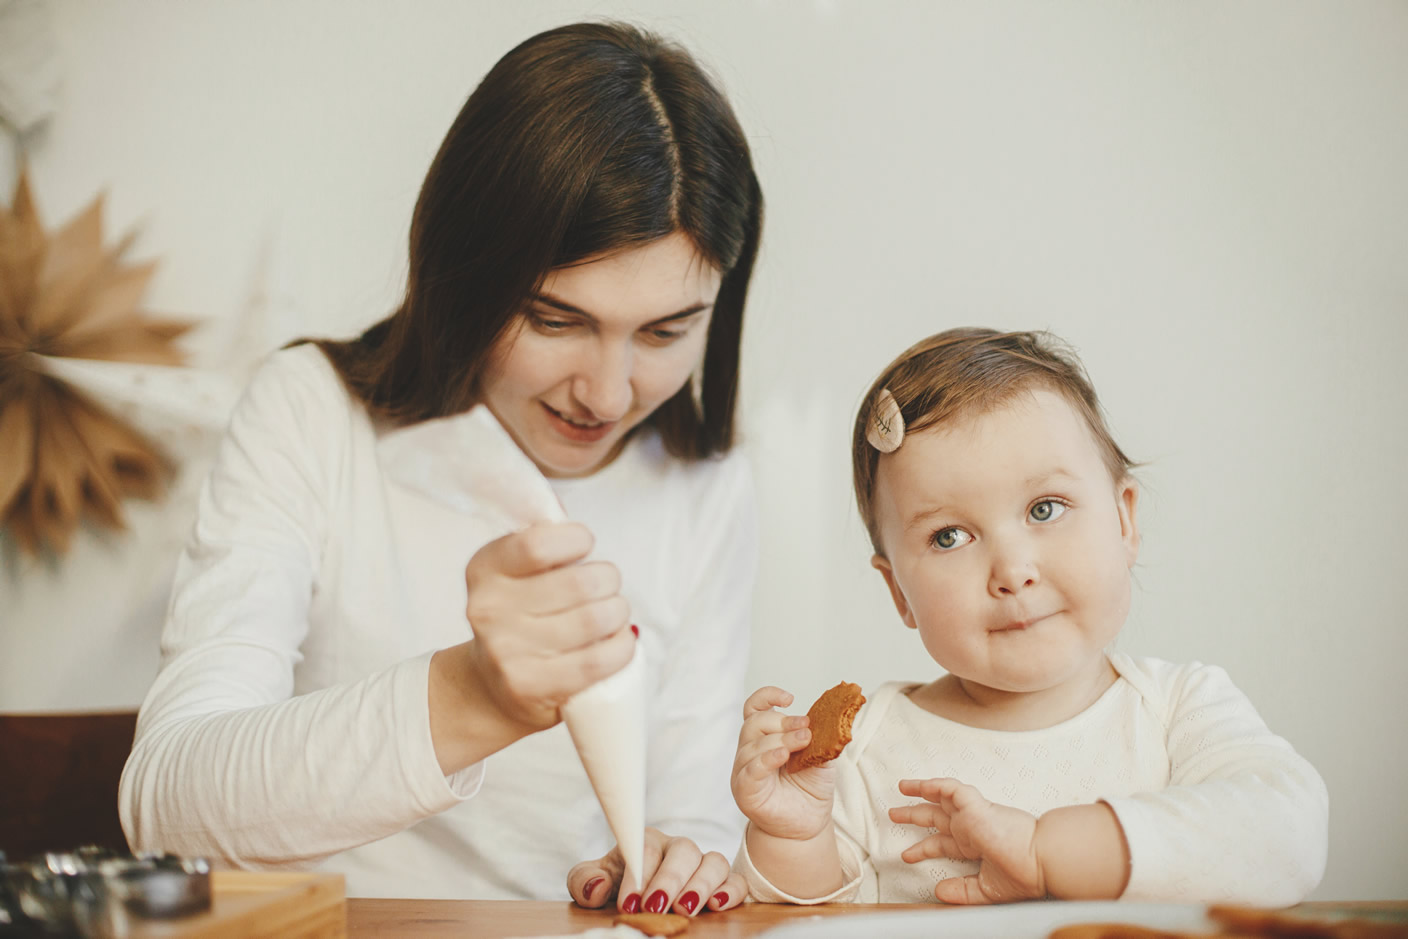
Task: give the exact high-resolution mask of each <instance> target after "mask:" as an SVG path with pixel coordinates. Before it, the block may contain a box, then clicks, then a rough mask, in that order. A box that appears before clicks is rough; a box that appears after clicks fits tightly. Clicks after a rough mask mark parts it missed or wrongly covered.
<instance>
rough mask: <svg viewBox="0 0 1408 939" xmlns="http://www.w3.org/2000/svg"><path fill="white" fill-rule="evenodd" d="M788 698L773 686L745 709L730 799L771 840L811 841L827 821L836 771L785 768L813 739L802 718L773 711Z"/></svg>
mask: <svg viewBox="0 0 1408 939" xmlns="http://www.w3.org/2000/svg"><path fill="white" fill-rule="evenodd" d="M791 703H792V695H791V694H789V693H787V692H786V691H783V690H782V689H781V688H774V687H772V686H771V685H769V686H766V687H763V688H759V689H758V690H757V691H755V692H753V694H752V695H751V696H750V697H749V698H748V700H747V701H746V702H745V703H744V705H743V730H742V732H740V733H739V735H738V756H737V757H736V758H735V759H734V761H733V799H734V801H735V802H737V803H738V808H739V810H740V811H742V812H743V814H744V815H746V816H748V819H749V820H750V821H751V822H752V823H753V824H754V825H755V826H756V827H757V828H758V829H760V830H761V831H763V832H764V833H765V834H769V835H772V836H773V837H775V838H788V839H792V840H805V839H808V838H814V837H816V836H817V835H819V834H821V832H822V831H823V830H824V829H825V828H826V826H827V825H828V824H829V823H830V821H831V800H832V796H833V795H834V794H835V791H836V770H835V769H833V768H832V767H830V766H817V767H814V768H812V769H804V770H802V771H800V772H797V773H789V772H788V771H787V770H786V769H785V768H784V767H785V766H786V763H787V758H788V757H789V756H790V755H791V754H792V752H793V751H794V750H800V749H802V748H803V747H805V746H806V745H807V742H808V741H810V740H811V737H812V732H811V730H810V729H808V727H807V724H808V718H807V716H806V715H805V714H801V715H792V714H783V713H781V712H780V711H774V710H773V708H774V707H786V706H787V705H789V704H791Z"/></svg>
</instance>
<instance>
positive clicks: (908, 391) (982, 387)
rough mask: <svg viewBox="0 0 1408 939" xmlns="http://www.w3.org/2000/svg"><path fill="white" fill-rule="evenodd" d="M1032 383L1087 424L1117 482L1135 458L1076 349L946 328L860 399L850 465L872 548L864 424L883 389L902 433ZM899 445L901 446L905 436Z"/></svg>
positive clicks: (875, 542) (875, 541)
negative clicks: (1108, 418) (1110, 421)
mask: <svg viewBox="0 0 1408 939" xmlns="http://www.w3.org/2000/svg"><path fill="white" fill-rule="evenodd" d="M1033 388H1049V389H1050V390H1052V391H1055V392H1056V393H1058V394H1060V395H1062V396H1064V397H1065V398H1066V400H1067V401H1069V402H1070V404H1071V406H1072V407H1073V408H1075V410H1076V413H1077V414H1079V415H1080V416H1081V417H1082V418H1083V419H1084V420H1085V423H1086V426H1087V427H1089V428H1090V434H1091V436H1092V437H1093V438H1094V440H1095V446H1096V447H1097V449H1099V451H1100V458H1101V461H1102V462H1104V464H1105V468H1106V469H1107V470H1109V473H1110V478H1111V479H1113V480H1114V481H1115V482H1116V483H1119V482H1121V481H1123V480H1124V479H1125V478H1126V477H1128V476H1129V472H1130V470H1132V469H1133V468H1134V466H1135V464H1134V462H1133V461H1131V460H1130V459H1129V457H1127V456H1125V453H1124V451H1123V450H1121V449H1120V445H1119V444H1118V443H1116V442H1115V438H1114V435H1113V434H1111V433H1110V428H1109V426H1108V425H1107V424H1106V423H1105V417H1104V414H1103V412H1102V411H1101V408H1100V400H1099V398H1097V397H1096V395H1095V387H1094V386H1093V385H1092V384H1091V383H1090V378H1089V376H1087V375H1086V373H1085V369H1084V368H1083V367H1082V366H1081V364H1080V360H1079V359H1078V358H1077V357H1076V354H1075V353H1074V352H1073V351H1071V350H1070V349H1069V348H1067V347H1066V346H1065V344H1063V343H1062V342H1061V341H1060V340H1059V339H1057V338H1056V337H1055V336H1053V335H1051V334H1050V333H1045V332H1011V333H1002V332H998V331H997V330H994V329H981V328H976V327H965V328H961V329H950V330H946V331H944V332H941V333H937V334H936V335H933V336H930V337H929V338H927V339H921V340H920V341H919V342H917V343H915V344H914V345H912V346H910V347H909V348H908V349H906V350H905V351H904V352H902V353H900V355H899V357H898V358H896V359H895V360H894V361H893V362H891V363H890V364H889V365H887V366H886V367H885V370H884V371H882V372H881V373H880V377H879V378H877V379H875V382H874V384H872V385H871V386H870V389H869V390H868V391H866V393H865V397H864V398H862V399H861V404H860V410H859V411H857V412H856V423H855V428H854V429H853V431H852V433H851V471H852V482H853V484H854V487H855V494H856V506H857V508H859V509H860V517H861V519H862V520H863V521H864V522H865V530H866V531H867V532H869V534H870V543H871V545H872V546H873V547H874V549H875V553H876V554H880V555H883V554H884V553H885V552H884V550H883V549H882V548H881V546H880V536H879V533H878V531H877V529H876V524H875V501H874V500H875V471H876V468H877V466H878V465H879V463H880V452H879V451H878V450H876V449H875V448H874V447H873V446H871V444H870V441H869V440H868V439H867V431H868V430H869V429H870V426H871V424H872V423H873V422H874V421H875V419H876V408H877V405H878V404H879V401H880V393H881V391H882V390H883V389H889V392H890V395H891V397H893V398H894V399H895V403H896V404H897V405H898V406H899V409H900V416H901V417H903V418H904V433H905V435H909V434H913V433H918V432H919V431H922V430H925V429H927V428H930V427H934V426H935V425H938V424H941V423H943V422H945V421H951V420H953V419H954V418H957V417H964V416H968V415H972V414H983V413H986V412H988V411H991V410H993V409H994V408H996V407H999V406H1000V405H1002V404H1005V403H1006V402H1008V401H1010V400H1011V399H1012V398H1014V397H1016V396H1017V395H1019V394H1021V393H1023V392H1026V391H1031V390H1032V389H1033ZM900 446H904V444H903V443H901V444H900Z"/></svg>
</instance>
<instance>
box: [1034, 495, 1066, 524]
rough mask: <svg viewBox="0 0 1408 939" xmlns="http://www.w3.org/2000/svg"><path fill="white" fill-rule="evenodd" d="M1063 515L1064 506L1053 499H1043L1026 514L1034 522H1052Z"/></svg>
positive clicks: (1064, 512) (1064, 511)
mask: <svg viewBox="0 0 1408 939" xmlns="http://www.w3.org/2000/svg"><path fill="white" fill-rule="evenodd" d="M1064 514H1066V506H1065V504H1064V503H1061V502H1057V501H1056V500H1055V499H1043V500H1041V501H1040V502H1038V503H1037V504H1036V505H1034V506H1032V507H1031V509H1030V510H1029V511H1028V512H1027V515H1028V516H1029V517H1030V518H1031V520H1032V521H1034V522H1050V521H1054V520H1055V519H1058V518H1060V517H1061V516H1062V515H1064Z"/></svg>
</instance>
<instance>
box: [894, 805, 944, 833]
mask: <svg viewBox="0 0 1408 939" xmlns="http://www.w3.org/2000/svg"><path fill="white" fill-rule="evenodd" d="M890 821H892V822H896V823H898V824H900V825H918V826H919V827H920V828H942V829H947V828H948V823H949V813H948V812H945V811H944V809H943V807H942V806H939V805H933V804H931V803H927V802H920V803H918V804H916V805H897V806H895V807H894V808H892V809H890Z"/></svg>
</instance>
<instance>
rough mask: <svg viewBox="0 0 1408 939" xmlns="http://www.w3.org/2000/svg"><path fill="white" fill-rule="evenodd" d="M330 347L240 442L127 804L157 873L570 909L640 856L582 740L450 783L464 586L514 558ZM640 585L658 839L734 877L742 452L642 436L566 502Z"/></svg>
mask: <svg viewBox="0 0 1408 939" xmlns="http://www.w3.org/2000/svg"><path fill="white" fill-rule="evenodd" d="M397 432H398V431H396V430H390V431H388V430H386V429H385V428H382V427H380V426H378V425H377V424H375V423H374V422H373V421H372V420H371V419H370V418H369V416H368V415H367V412H366V411H365V409H364V408H363V407H362V406H361V405H360V404H359V403H357V402H355V401H354V400H353V399H351V398H350V396H349V395H348V393H347V391H346V389H345V388H344V386H343V385H342V383H341V381H340V380H339V378H338V377H337V375H336V373H335V372H334V371H333V369H332V367H331V365H330V364H329V363H328V361H327V359H326V358H325V357H324V356H323V354H322V353H321V352H320V351H319V350H318V349H317V348H316V347H314V346H309V345H305V346H297V347H294V348H292V349H287V350H283V351H280V352H277V353H275V354H274V355H273V356H271V357H270V359H269V360H268V361H267V362H266V363H265V364H264V365H263V367H262V368H261V369H260V371H259V372H258V373H257V375H256V376H255V378H254V380H253V381H252V382H251V384H250V387H249V388H248V390H247V391H246V392H245V395H244V397H243V399H242V400H241V402H240V404H239V405H238V407H237V408H236V411H235V413H234V415H233V417H232V419H231V425H230V429H229V433H228V435H227V437H226V439H225V441H224V442H223V444H222V447H221V450H220V452H219V455H218V456H217V459H216V463H215V466H214V468H213V470H212V473H211V476H210V478H209V479H208V480H207V482H206V484H205V487H204V489H203V491H202V494H201V499H200V505H199V509H198V513H197V520H196V523H195V527H194V529H193V531H192V534H191V537H190V539H189V542H188V544H187V547H186V549H185V551H184V552H183V554H182V556H181V558H180V561H179V563H178V567H177V572H176V579H175V584H174V586H173V592H172V599H171V605H170V609H169V611H168V616H167V622H166V626H165V631H164V633H163V636H162V666H161V670H160V673H159V674H158V676H157V679H156V681H155V682H154V684H153V686H152V688H151V690H150V692H149V693H148V695H147V698H146V700H145V701H144V703H143V705H142V709H141V715H140V719H139V722H138V728H137V739H136V742H135V745H134V748H133V752H132V756H131V757H130V759H129V761H128V764H127V767H126V769H125V771H124V773H123V778H122V785H121V792H120V797H119V803H120V806H119V807H120V811H121V815H122V823H123V827H124V829H125V830H126V832H127V836H128V839H129V840H130V842H131V844H132V847H133V848H134V850H142V851H150V850H162V851H172V852H176V853H180V854H185V855H204V856H207V857H211V858H213V859H216V860H217V861H220V862H223V863H227V864H232V865H235V866H240V867H285V866H287V867H302V868H307V867H314V866H316V867H321V868H323V869H327V870H333V871H339V872H342V873H345V874H346V875H347V886H348V892H349V894H351V895H357V896H404V897H477V898H544V899H547V898H562V899H565V898H566V897H567V892H566V887H565V878H566V872H567V870H568V868H569V867H570V866H571V865H572V864H574V863H576V862H577V861H579V860H584V859H588V858H592V857H596V856H599V855H601V854H603V853H605V852H606V851H607V850H608V849H609V848H610V847H611V846H612V844H613V843H614V839H613V838H612V837H611V835H610V832H609V829H608V828H607V826H606V823H605V820H604V818H603V816H602V813H601V809H600V808H599V806H598V804H597V802H596V799H595V797H594V795H593V794H592V790H591V788H590V785H589V783H588V782H587V779H586V774H585V772H584V771H583V769H582V766H581V762H580V761H579V760H578V758H577V756H576V753H575V751H574V750H573V748H572V745H571V742H570V740H569V738H568V735H567V732H566V730H565V729H564V728H563V726H562V725H559V726H557V727H555V728H553V729H551V730H548V731H544V732H542V733H539V734H535V735H533V736H531V737H528V738H525V739H524V740H521V741H519V742H518V743H515V744H514V745H512V746H511V747H509V748H507V749H505V750H503V751H501V752H499V753H497V754H495V755H493V756H492V757H490V758H488V759H487V760H485V761H483V762H482V763H480V764H476V765H474V766H471V767H468V768H466V769H464V770H462V771H460V772H458V773H456V774H454V775H452V776H449V777H446V776H445V775H444V774H443V773H442V772H441V771H440V769H439V765H438V763H437V761H436V757H435V753H434V749H433V747H432V744H431V739H430V723H429V710H428V702H427V691H428V671H429V661H430V656H431V654H432V652H433V651H434V650H436V649H440V648H444V647H447V646H451V645H455V644H457V643H460V642H463V641H465V640H466V639H468V638H470V636H471V634H472V633H471V630H470V626H469V624H468V622H467V620H466V618H465V601H466V596H465V583H464V567H465V564H466V563H467V562H468V561H469V559H470V557H471V556H472V555H473V554H474V552H475V551H476V550H477V549H478V548H479V547H480V546H482V545H483V544H485V543H486V542H488V541H489V540H492V539H493V538H495V537H498V536H499V535H502V534H504V533H506V531H507V530H508V528H507V527H506V523H505V522H504V521H503V520H502V518H501V517H499V516H498V515H497V514H496V513H495V512H494V511H493V510H492V509H491V508H488V507H486V508H485V511H484V512H483V513H473V514H464V513H461V512H455V511H451V510H449V509H447V508H445V507H444V506H443V505H442V504H440V503H438V502H436V501H433V500H431V499H430V498H428V497H426V496H423V495H420V494H418V492H417V491H415V490H413V489H412V488H410V487H408V486H405V485H403V484H401V483H398V482H397V479H396V478H395V470H394V467H389V466H387V465H384V463H385V461H383V460H381V459H379V445H380V444H381V443H382V442H383V441H385V440H386V439H389V437H390V436H391V435H394V434H396V433H397ZM552 485H553V488H554V491H555V492H556V493H557V495H558V498H559V499H560V500H561V502H562V503H563V505H564V507H565V508H566V510H567V513H568V515H569V517H571V518H573V519H574V520H577V521H580V522H583V523H585V524H586V525H587V526H588V527H589V528H590V529H591V530H592V532H593V533H594V535H595V536H596V547H595V549H594V551H593V554H592V556H593V557H594V558H599V559H603V560H608V561H611V562H613V563H615V564H616V565H617V566H618V567H619V569H620V571H621V575H622V583H623V587H622V593H623V594H624V596H625V597H626V599H627V600H628V601H629V603H630V606H631V614H632V621H633V622H634V623H635V624H637V625H638V626H639V627H640V631H641V632H640V643H641V646H642V648H643V651H644V653H645V656H646V664H647V672H648V675H649V678H648V682H649V684H650V691H649V701H650V710H649V713H648V715H647V720H648V734H649V749H648V754H647V782H646V785H647V805H646V819H647V824H650V825H654V826H656V827H658V828H660V829H662V830H664V831H667V832H670V833H672V834H678V835H684V836H687V837H690V838H692V839H694V840H695V841H696V842H697V843H699V845H700V846H701V847H702V848H703V849H704V850H718V851H722V852H724V853H725V854H726V855H731V854H732V852H733V850H734V848H735V847H736V845H737V844H738V838H739V836H740V834H741V831H742V819H741V817H740V816H739V815H738V813H737V810H736V808H735V807H734V805H733V801H732V798H731V797H730V794H729V782H728V780H729V771H730V767H731V765H732V760H733V750H734V746H735V744H736V739H737V733H738V727H739V724H740V722H741V713H740V702H741V701H742V700H743V674H744V669H745V666H746V661H747V653H748V632H749V609H750V604H751V597H752V591H753V579H754V569H755V565H756V557H757V525H756V515H755V505H754V501H753V489H752V483H751V477H750V475H749V472H748V468H747V462H746V460H745V458H744V457H743V455H742V454H741V453H739V452H737V451H735V452H734V453H732V454H731V455H729V456H727V457H725V458H723V459H718V460H709V461H702V462H697V463H692V464H686V463H682V462H680V461H678V460H675V459H672V458H670V457H669V456H668V455H667V454H666V453H665V451H664V448H663V446H662V445H661V443H660V440H659V438H658V436H657V435H655V434H654V433H653V432H651V431H648V430H646V431H642V432H640V433H638V434H637V435H636V436H635V437H634V438H633V439H632V441H631V442H630V443H629V444H628V445H627V446H626V448H625V449H624V450H623V452H622V453H621V454H620V455H619V456H618V457H617V459H615V460H614V461H613V462H612V463H611V464H610V465H608V466H607V467H605V468H604V469H603V470H601V471H600V472H598V473H596V474H595V475H593V476H590V477H585V478H581V479H572V480H554V481H552Z"/></svg>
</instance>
